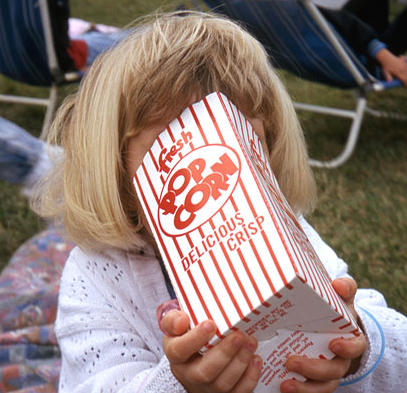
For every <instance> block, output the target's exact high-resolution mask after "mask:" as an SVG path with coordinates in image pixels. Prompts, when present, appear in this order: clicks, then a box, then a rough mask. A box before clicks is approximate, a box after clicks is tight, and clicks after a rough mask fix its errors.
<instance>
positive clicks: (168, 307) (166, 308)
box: [156, 299, 181, 333]
mask: <svg viewBox="0 0 407 393" xmlns="http://www.w3.org/2000/svg"><path fill="white" fill-rule="evenodd" d="M175 310H181V308H180V306H179V303H178V300H176V299H173V300H170V301H168V302H165V303H163V304H161V305H159V306H158V307H157V311H156V315H157V321H158V325H159V327H160V329H161V331H162V332H163V333H166V332H165V331H164V330H163V328H162V326H161V322H162V320H163V319H164V317H165V316H166V315H167V314H168V313H170V312H172V311H175Z"/></svg>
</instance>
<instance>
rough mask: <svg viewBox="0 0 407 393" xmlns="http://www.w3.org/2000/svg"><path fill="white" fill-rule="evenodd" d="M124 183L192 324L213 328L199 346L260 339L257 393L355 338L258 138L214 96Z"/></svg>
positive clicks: (177, 123)
mask: <svg viewBox="0 0 407 393" xmlns="http://www.w3.org/2000/svg"><path fill="white" fill-rule="evenodd" d="M134 185H135V188H136V191H137V194H138V197H139V199H140V201H141V204H142V206H143V208H144V211H145V213H146V216H147V219H148V221H149V224H150V227H151V229H152V231H153V233H154V236H155V238H156V241H157V244H158V247H159V249H160V252H161V255H162V257H163V259H164V264H165V267H166V269H167V271H168V274H169V276H170V279H171V282H172V284H173V287H174V290H175V292H176V295H177V297H178V300H179V302H180V305H181V307H182V309H183V310H184V311H185V312H187V313H188V314H189V316H190V319H191V324H192V326H195V325H197V324H198V323H200V322H202V321H203V320H207V319H212V320H214V321H215V322H216V324H217V327H218V330H217V332H216V336H215V337H214V338H213V339H212V340H211V342H209V343H208V344H207V346H206V347H207V348H210V347H212V346H213V345H215V344H216V342H217V341H218V340H221V339H222V338H223V337H225V336H226V335H227V334H229V333H230V332H232V331H234V330H237V329H238V330H241V331H242V332H244V333H245V334H248V335H253V336H255V337H256V338H257V339H258V341H259V348H258V350H257V352H258V353H259V354H260V355H261V356H262V358H263V361H264V366H263V370H262V376H261V378H260V382H259V384H258V386H257V388H256V390H255V392H256V393H261V392H263V391H264V392H266V391H267V392H268V393H270V392H273V391H276V392H279V389H278V386H279V385H280V383H281V382H282V380H283V379H286V378H292V377H296V378H297V379H303V378H302V376H299V375H296V374H294V373H289V372H288V371H287V370H286V369H285V368H284V363H285V361H286V358H287V357H288V356H290V355H292V354H300V355H305V356H308V357H322V358H332V357H333V356H334V355H333V354H332V352H330V351H329V349H328V344H329V342H330V341H331V340H332V339H333V338H335V337H348V336H353V335H358V334H359V333H360V332H359V328H358V326H357V323H356V322H355V321H354V319H353V317H352V315H351V314H350V312H349V311H348V309H347V307H346V305H345V304H344V302H343V301H342V299H341V298H340V297H339V296H338V295H337V294H336V292H335V291H334V289H333V287H332V286H331V284H330V282H331V280H330V278H329V276H328V274H327V272H326V270H325V268H324V267H323V265H322V263H321V262H320V260H319V258H318V256H317V254H316V253H315V251H314V250H313V248H312V246H311V244H310V242H309V240H308V239H307V237H306V235H305V233H304V232H303V230H302V228H301V227H300V225H299V224H298V222H297V220H296V218H295V216H294V214H293V212H292V210H291V208H290V206H289V205H288V203H287V202H286V200H285V198H284V196H283V194H282V192H281V191H280V189H279V186H278V184H277V181H276V178H275V176H274V174H273V172H272V170H271V168H270V165H269V163H268V159H267V157H266V155H265V153H264V151H263V149H262V146H261V143H260V141H259V139H258V137H257V135H256V133H255V132H254V131H253V130H252V127H251V125H250V123H249V122H248V120H247V119H246V118H245V117H244V115H243V114H242V113H241V112H240V111H239V110H238V108H237V107H236V106H235V105H234V104H233V103H232V102H231V101H230V100H229V99H228V98H227V97H225V96H224V95H223V94H221V93H219V92H215V93H212V94H210V95H208V96H206V97H205V98H204V99H203V100H201V101H199V102H198V103H196V104H193V105H191V106H190V107H188V108H187V109H185V110H184V111H183V112H182V113H181V115H180V116H179V117H177V118H176V119H175V120H173V121H172V122H171V123H170V124H169V125H168V126H167V128H166V129H165V130H164V131H163V132H162V133H161V134H160V135H159V137H158V138H157V140H156V141H155V142H154V144H153V146H152V147H151V149H150V150H149V151H148V153H147V154H146V156H145V157H144V160H143V163H142V165H141V166H140V167H139V169H138V170H137V172H136V174H135V177H134ZM204 350H205V348H204V349H203V351H204Z"/></svg>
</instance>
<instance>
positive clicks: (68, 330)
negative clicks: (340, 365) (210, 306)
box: [56, 219, 407, 393]
mask: <svg viewBox="0 0 407 393" xmlns="http://www.w3.org/2000/svg"><path fill="white" fill-rule="evenodd" d="M300 223H301V225H302V227H303V228H304V230H305V232H306V233H307V235H308V237H309V239H310V241H311V243H312V244H313V246H314V248H315V250H316V251H317V253H318V255H319V257H320V258H321V260H322V262H323V263H324V265H325V267H326V269H327V270H328V273H329V274H330V276H331V277H332V278H337V277H341V276H345V275H346V274H347V265H346V264H345V263H344V262H343V261H342V260H341V259H339V258H338V257H337V256H336V254H335V253H334V251H333V250H332V249H331V248H329V247H328V246H327V245H326V244H325V243H324V242H323V241H322V240H321V238H320V237H319V236H318V234H317V233H316V232H315V230H313V228H312V227H311V226H310V225H309V224H308V223H307V222H306V221H305V220H304V219H300ZM167 300H169V294H168V291H167V288H166V284H165V280H164V277H163V274H162V271H161V268H160V265H159V262H158V261H157V259H156V258H155V256H154V252H153V250H152V249H149V250H147V251H146V252H145V254H144V255H134V254H128V253H124V252H119V251H117V250H115V251H109V252H106V253H104V254H103V255H102V254H100V253H87V254H85V253H84V252H83V251H81V250H80V249H79V248H75V249H74V250H73V251H72V253H71V255H70V257H69V259H68V261H67V263H66V266H65V269H64V272H63V275H62V281H61V289H60V295H59V308H58V316H57V321H56V334H57V337H58V341H59V344H60V346H61V350H62V371H61V378H60V386H59V392H60V393H119V392H120V393H125V392H126V393H130V392H131V393H136V392H145V393H146V392H151V393H160V392H163V393H177V392H180V393H181V392H185V390H184V388H183V387H182V386H181V384H180V383H179V382H178V381H177V380H176V379H175V377H174V376H173V375H172V373H171V370H170V367H169V363H168V360H167V359H166V357H165V355H164V353H163V349H162V344H161V339H162V333H161V332H160V330H159V328H158V325H157V321H156V308H157V306H158V305H159V304H161V303H162V302H164V301H167ZM356 306H357V311H358V314H359V316H360V319H361V321H362V323H363V325H364V326H363V328H364V330H365V332H366V336H367V339H368V349H367V351H366V352H365V354H364V356H363V358H362V362H361V367H360V369H359V371H358V372H357V373H356V374H354V375H351V376H349V377H348V378H346V379H345V380H343V381H342V383H341V385H342V386H340V387H339V388H338V389H337V390H336V392H337V393H345V392H346V393H354V392H355V393H356V392H358V393H362V392H366V393H384V392H386V393H387V392H388V393H393V392H394V393H401V392H404V391H405V389H406V388H407V318H406V317H404V316H403V315H401V314H399V313H397V312H396V311H394V310H392V309H389V308H387V306H386V303H385V300H384V298H383V296H382V295H381V294H380V293H378V292H377V291H374V290H366V289H360V290H358V293H357V297H356Z"/></svg>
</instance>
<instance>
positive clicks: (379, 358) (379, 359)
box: [339, 307, 386, 386]
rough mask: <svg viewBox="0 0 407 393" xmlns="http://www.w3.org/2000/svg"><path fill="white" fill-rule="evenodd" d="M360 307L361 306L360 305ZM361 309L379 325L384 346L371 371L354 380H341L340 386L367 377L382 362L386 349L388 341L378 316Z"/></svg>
mask: <svg viewBox="0 0 407 393" xmlns="http://www.w3.org/2000/svg"><path fill="white" fill-rule="evenodd" d="M360 308H361V307H360ZM361 309H362V310H363V311H364V312H365V313H366V314H367V315H368V316H369V317H370V318H371V319H372V320H373V322H374V323H375V324H376V326H377V329H378V330H379V332H380V337H381V339H382V347H381V349H380V355H379V357H378V358H377V360H376V363H375V364H374V365H373V367H372V368H371V369H370V370H369V371H367V372H366V373H365V374H363V375H361V376H360V377H358V378H356V379H353V380H352V381H347V382H341V383H340V384H339V386H347V385H352V384H354V383H356V382H359V381H361V380H362V379H363V378H366V377H367V376H368V375H369V374H370V373H372V372H373V371H374V370H375V369H376V367H377V366H378V365H379V363H380V361H381V360H382V358H383V355H384V349H385V347H386V342H385V338H384V333H383V329H382V327H381V326H380V324H379V322H378V321H377V320H376V318H375V317H374V316H373V315H372V314H371V313H370V312H369V311H367V310H365V309H364V308H361Z"/></svg>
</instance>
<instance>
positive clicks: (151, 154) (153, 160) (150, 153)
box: [148, 149, 160, 172]
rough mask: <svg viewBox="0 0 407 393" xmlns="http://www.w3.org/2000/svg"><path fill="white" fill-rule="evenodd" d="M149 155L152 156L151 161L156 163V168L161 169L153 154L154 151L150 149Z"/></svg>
mask: <svg viewBox="0 0 407 393" xmlns="http://www.w3.org/2000/svg"><path fill="white" fill-rule="evenodd" d="M148 155H149V156H150V158H151V161H152V163H153V164H154V167H155V170H156V171H157V172H158V171H159V170H160V168H159V166H158V163H157V161H156V159H155V157H154V155H153V151H152V150H151V149H150V150H149V151H148Z"/></svg>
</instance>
